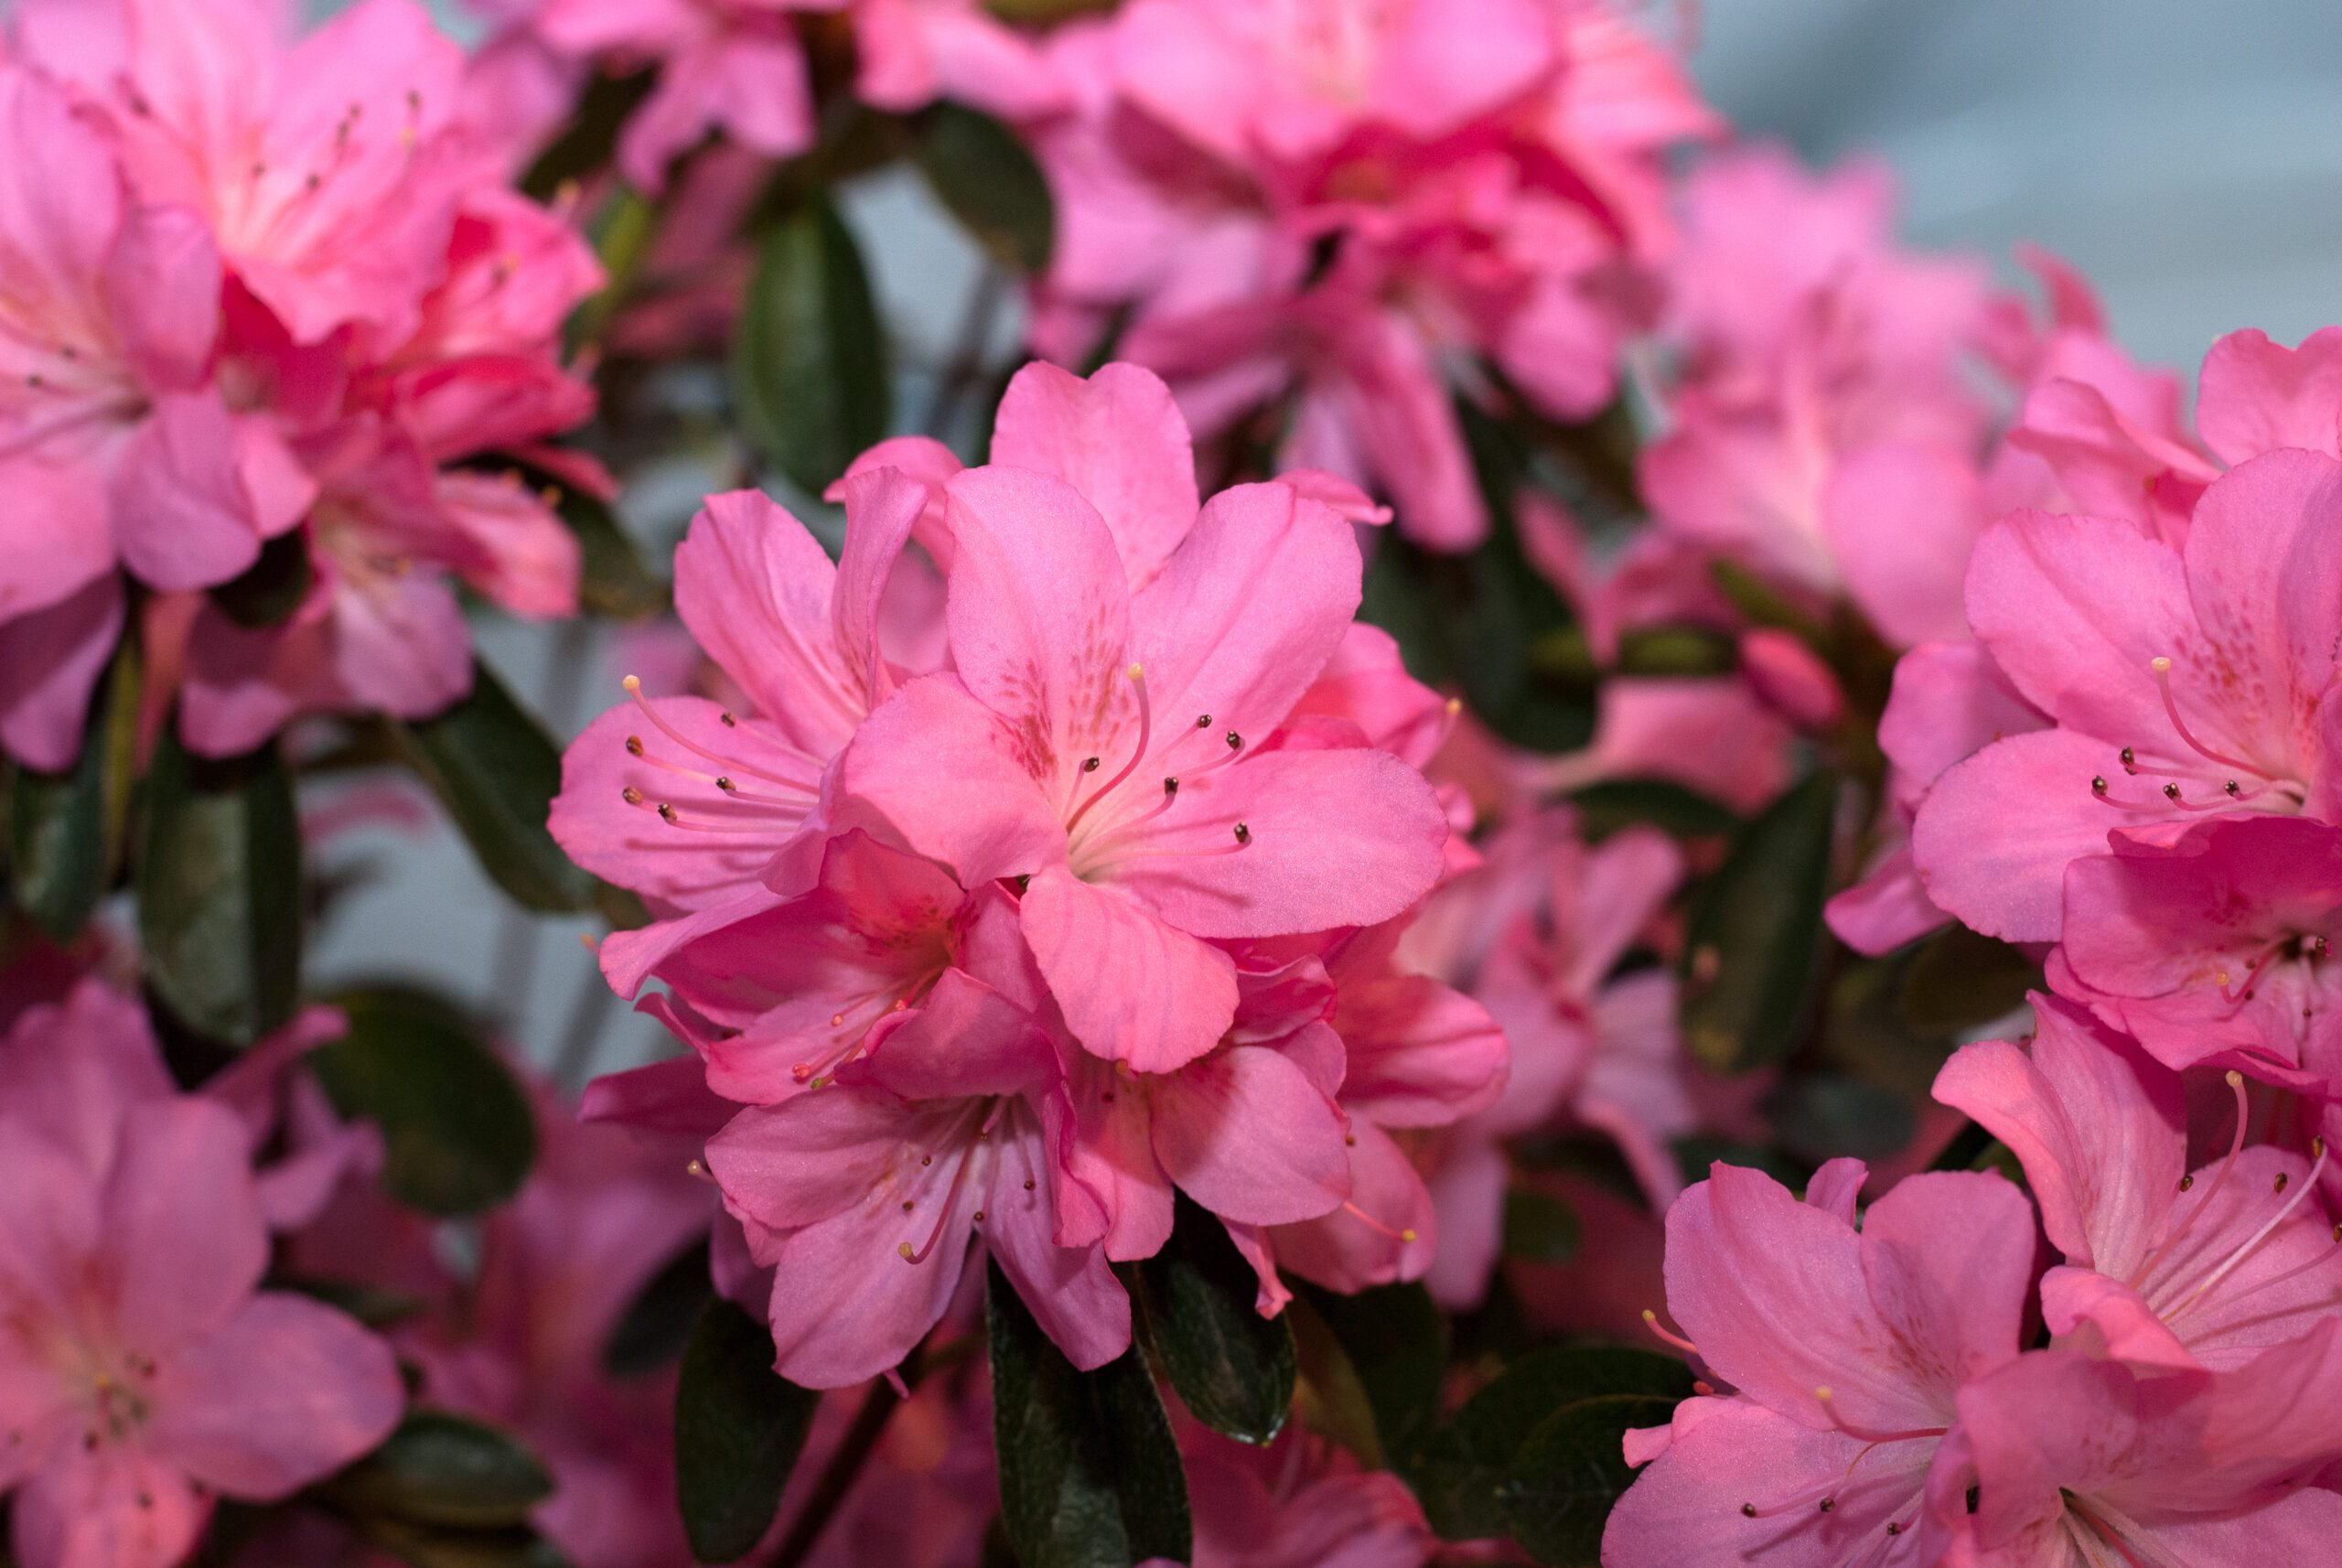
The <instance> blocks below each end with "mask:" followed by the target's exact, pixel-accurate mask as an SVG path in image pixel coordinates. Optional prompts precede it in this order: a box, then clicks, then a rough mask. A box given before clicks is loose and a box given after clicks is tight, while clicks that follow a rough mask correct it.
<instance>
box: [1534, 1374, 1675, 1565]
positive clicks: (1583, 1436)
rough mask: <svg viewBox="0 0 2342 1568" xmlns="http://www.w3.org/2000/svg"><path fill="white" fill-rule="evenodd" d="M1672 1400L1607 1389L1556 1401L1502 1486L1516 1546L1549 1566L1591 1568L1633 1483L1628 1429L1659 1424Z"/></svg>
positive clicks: (1664, 1420) (1671, 1411)
mask: <svg viewBox="0 0 2342 1568" xmlns="http://www.w3.org/2000/svg"><path fill="white" fill-rule="evenodd" d="M1674 1412H1675V1401H1674V1400H1673V1399H1671V1398H1653V1397H1651V1396H1649V1395H1647V1394H1635V1393H1625V1394H1608V1395H1604V1396H1602V1397H1600V1398H1595V1399H1585V1400H1579V1401H1578V1402H1575V1403H1574V1404H1567V1405H1563V1407H1562V1408H1561V1409H1560V1410H1558V1411H1556V1412H1553V1413H1552V1415H1550V1416H1548V1417H1547V1418H1546V1419H1545V1421H1544V1422H1543V1423H1542V1424H1540V1425H1539V1426H1538V1428H1537V1429H1536V1431H1535V1432H1533V1433H1531V1434H1530V1436H1529V1439H1528V1441H1527V1442H1526V1443H1524V1444H1521V1447H1520V1453H1519V1454H1518V1455H1515V1456H1514V1458H1513V1462H1512V1467H1511V1471H1510V1473H1509V1475H1508V1476H1507V1477H1506V1479H1505V1483H1504V1513H1505V1519H1506V1521H1507V1522H1508V1523H1509V1525H1510V1526H1511V1527H1512V1535H1513V1539H1514V1540H1515V1541H1519V1542H1520V1545H1521V1548H1522V1550H1524V1551H1526V1552H1528V1553H1529V1555H1531V1557H1534V1558H1535V1559H1536V1560H1537V1561H1538V1562H1540V1563H1551V1564H1552V1565H1553V1568H1598V1565H1599V1563H1600V1562H1601V1557H1602V1526H1603V1523H1604V1522H1605V1521H1606V1520H1608V1519H1609V1517H1610V1509H1611V1507H1612V1506H1613V1505H1614V1504H1616V1503H1617V1500H1618V1498H1620V1497H1621V1496H1623V1495H1624V1494H1625V1492H1626V1490H1627V1487H1628V1486H1630V1485H1632V1484H1633V1481H1634V1478H1635V1477H1634V1472H1633V1471H1632V1470H1629V1469H1628V1467H1627V1460H1626V1455H1624V1453H1623V1452H1622V1451H1621V1448H1620V1444H1621V1443H1622V1442H1623V1441H1624V1439H1625V1437H1626V1434H1627V1429H1628V1428H1629V1427H1634V1426H1663V1425H1665V1424H1666V1423H1667V1421H1668V1418H1669V1417H1670V1416H1671V1415H1673V1414H1674Z"/></svg>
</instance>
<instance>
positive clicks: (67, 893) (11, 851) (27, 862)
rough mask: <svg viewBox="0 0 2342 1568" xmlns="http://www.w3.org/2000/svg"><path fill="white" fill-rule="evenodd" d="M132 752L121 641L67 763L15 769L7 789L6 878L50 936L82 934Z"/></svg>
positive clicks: (117, 854)
mask: <svg viewBox="0 0 2342 1568" xmlns="http://www.w3.org/2000/svg"><path fill="white" fill-rule="evenodd" d="M137 752H138V656H137V644H136V643H134V642H125V643H124V644H123V645H122V647H121V649H120V650H117V651H116V652H115V654H114V658H113V668H112V669H111V670H110V671H108V672H107V676H106V679H105V682H104V684H102V686H101V687H100V688H99V689H98V694H97V697H96V699H95V700H94V701H93V702H92V703H91V707H90V722H89V727H88V728H87V730H86V731H85V732H84V733H83V735H82V737H81V755H80V756H79V757H76V758H75V759H74V762H73V766H72V767H71V768H68V769H67V770H66V771H64V772H62V773H37V772H34V771H33V770H32V769H30V768H19V769H18V770H17V772H16V778H15V779H14V780H13V781H12V782H11V784H10V786H9V789H8V879H9V883H10V885H11V886H13V888H14V889H15V892H16V903H17V905H18V907H19V908H22V909H23V910H24V911H25V913H26V914H27V915H29V916H30V917H31V918H32V922H33V924H34V925H36V926H38V927H39V928H40V929H41V930H42V931H43V932H44V933H45V934H47V935H48V937H49V938H50V939H51V940H56V941H59V942H70V941H71V940H73V939H74V938H75V937H78V936H80V935H81V929H82V928H83V927H84V926H86V925H88V924H89V923H90V916H91V913H92V912H93V911H94V910H95V909H96V908H97V907H98V900H99V899H100V898H102V897H104V895H105V890H106V887H107V886H108V885H109V884H110V883H111V882H112V881H113V873H114V868H115V866H116V865H118V864H119V862H120V860H121V858H122V841H123V834H124V818H125V816H126V815H127V814H128V812H129V811H130V793H131V785H132V783H133V781H134V779H135V777H136V773H137Z"/></svg>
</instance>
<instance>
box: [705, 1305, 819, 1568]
mask: <svg viewBox="0 0 2342 1568" xmlns="http://www.w3.org/2000/svg"><path fill="white" fill-rule="evenodd" d="M772 1361H773V1349H772V1335H771V1333H770V1332H769V1331H768V1329H767V1328H766V1327H765V1326H764V1325H763V1324H761V1323H759V1322H757V1320H756V1319H755V1318H753V1317H751V1316H748V1314H747V1313H746V1312H744V1311H742V1310H741V1309H740V1308H739V1307H738V1306H736V1305H733V1304H732V1303H731V1302H728V1301H725V1300H724V1299H723V1298H722V1297H720V1296H719V1297H714V1298H713V1299H711V1300H710V1301H709V1302H708V1304H707V1305H706V1307H705V1308H704V1310H702V1312H701V1313H700V1316H699V1322H698V1324H697V1325H696V1326H694V1327H693V1329H692V1335H691V1340H690V1342H689V1343H688V1344H686V1345H685V1346H684V1347H683V1361H682V1372H681V1375H680V1376H679V1377H678V1379H677V1381H676V1387H675V1491H676V1496H677V1498H679V1500H680V1501H681V1503H682V1510H683V1532H684V1534H686V1535H687V1536H689V1537H690V1538H691V1545H692V1552H693V1556H695V1557H696V1558H697V1559H698V1560H699V1561H700V1562H702V1563H730V1562H733V1561H735V1560H736V1559H738V1558H741V1557H744V1556H746V1555H747V1553H748V1552H751V1551H753V1550H754V1549H755V1547H756V1544H757V1541H761V1540H763V1539H764V1534H765V1531H766V1530H768V1529H770V1528H771V1526H772V1520H773V1515H774V1514H775V1513H776V1512H778V1511H779V1508H780V1494H781V1491H782V1489H783V1488H784V1487H787V1486H788V1485H789V1474H790V1471H791V1470H793V1469H795V1468H796V1467H797V1459H798V1455H800V1454H801V1453H802V1452H803V1451H804V1448H805V1434H807V1433H808V1432H809V1431H811V1429H812V1424H813V1412H815V1411H816V1410H818V1409H819V1408H820V1407H821V1402H822V1396H821V1395H820V1394H819V1393H818V1392H816V1391H813V1390H811V1389H800V1388H799V1387H798V1386H797V1385H796V1384H795V1383H792V1382H790V1381H789V1380H787V1379H785V1378H783V1377H782V1376H781V1375H780V1374H779V1373H778V1372H776V1371H774V1370H773V1369H772Z"/></svg>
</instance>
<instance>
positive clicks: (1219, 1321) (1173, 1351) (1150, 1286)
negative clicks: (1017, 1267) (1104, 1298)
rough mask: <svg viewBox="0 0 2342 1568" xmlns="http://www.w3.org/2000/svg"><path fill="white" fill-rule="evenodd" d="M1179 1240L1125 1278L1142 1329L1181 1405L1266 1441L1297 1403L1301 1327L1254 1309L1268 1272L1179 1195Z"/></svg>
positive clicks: (1223, 1427)
mask: <svg viewBox="0 0 2342 1568" xmlns="http://www.w3.org/2000/svg"><path fill="white" fill-rule="evenodd" d="M1178 1201H1179V1213H1178V1222H1177V1224H1176V1227H1175V1229H1174V1230H1173V1231H1172V1235H1171V1240H1170V1241H1169V1242H1168V1243H1166V1245H1165V1247H1164V1249H1163V1250H1162V1251H1160V1252H1157V1253H1156V1254H1155V1256H1154V1257H1152V1258H1149V1259H1147V1260H1146V1261H1145V1262H1143V1263H1140V1264H1138V1265H1137V1266H1136V1267H1135V1268H1133V1269H1132V1270H1131V1271H1130V1272H1129V1273H1128V1275H1126V1276H1125V1277H1126V1278H1127V1279H1128V1280H1129V1282H1130V1283H1132V1284H1133V1287H1134V1288H1133V1290H1132V1292H1131V1305H1132V1307H1133V1326H1135V1327H1136V1329H1137V1331H1138V1333H1139V1335H1140V1337H1141V1340H1142V1343H1144V1346H1145V1347H1146V1348H1147V1350H1148V1352H1149V1354H1150V1355H1151V1356H1152V1357H1153V1358H1154V1360H1155V1364H1156V1365H1157V1366H1159V1367H1160V1368H1161V1369H1163V1373H1164V1375H1165V1376H1166V1377H1167V1378H1169V1379H1170V1380H1171V1386H1172V1388H1174V1389H1176V1391H1178V1394H1179V1399H1180V1402H1182V1403H1184V1404H1185V1405H1186V1406H1187V1410H1188V1412H1189V1413H1191V1414H1192V1415H1194V1416H1195V1418H1196V1419H1197V1420H1198V1421H1200V1422H1202V1423H1204V1424H1205V1425H1206V1426H1209V1427H1210V1428H1212V1430H1214V1431H1215V1432H1219V1433H1223V1434H1226V1435H1228V1436H1230V1437H1233V1438H1236V1439H1238V1440H1239V1441H1240V1442H1244V1443H1254V1444H1266V1443H1268V1442H1270V1441H1272V1440H1273V1438H1275V1436H1276V1434H1278V1433H1280V1432H1282V1431H1283V1430H1284V1422H1285V1415H1286V1412H1288V1411H1289V1410H1290V1409H1291V1408H1292V1405H1293V1387H1294V1376H1295V1359H1294V1347H1293V1329H1292V1328H1291V1326H1288V1325H1287V1324H1286V1323H1285V1321H1284V1317H1283V1316H1277V1317H1262V1316H1261V1315H1260V1313H1259V1312H1258V1311H1256V1310H1255V1309H1254V1307H1253V1301H1254V1299H1255V1297H1256V1295H1257V1294H1258V1291H1259V1283H1260V1282H1259V1278H1258V1276H1257V1275H1255V1274H1254V1273H1253V1272H1252V1265H1251V1264H1249V1263H1247V1262H1245V1261H1244V1258H1243V1255H1242V1254H1241V1253H1240V1252H1238V1251H1237V1250H1236V1244H1235V1243H1234V1242H1233V1241H1231V1240H1229V1237H1228V1231H1227V1229H1226V1227H1224V1226H1223V1225H1221V1224H1220V1222H1219V1220H1218V1219H1214V1218H1213V1217H1212V1216H1211V1215H1210V1214H1209V1212H1207V1211H1206V1210H1204V1209H1203V1208H1199V1207H1198V1206H1197V1205H1196V1204H1194V1203H1192V1202H1190V1201H1188V1200H1187V1197H1184V1196H1183V1197H1180V1198H1179V1200H1178Z"/></svg>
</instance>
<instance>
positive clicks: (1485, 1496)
mask: <svg viewBox="0 0 2342 1568" xmlns="http://www.w3.org/2000/svg"><path fill="white" fill-rule="evenodd" d="M1691 1393H1692V1372H1691V1369H1689V1368H1688V1367H1686V1366H1684V1364H1683V1363H1682V1362H1681V1361H1679V1360H1677V1359H1674V1358H1673V1357H1671V1356H1662V1355H1660V1354H1659V1353H1657V1352H1656V1351H1651V1350H1642V1349H1636V1348H1628V1347H1624V1346H1568V1347H1563V1348H1556V1349H1551V1350H1541V1351H1537V1352H1535V1353H1533V1354H1531V1355H1528V1356H1524V1357H1522V1358H1521V1359H1519V1360H1517V1361H1515V1362H1514V1363H1513V1364H1512V1365H1511V1366H1509V1367H1508V1368H1506V1369H1504V1371H1503V1373H1502V1374H1500V1375H1499V1377H1497V1378H1496V1379H1495V1380H1493V1381H1491V1382H1490V1383H1489V1384H1488V1386H1487V1387H1486V1388H1483V1389H1482V1390H1481V1391H1479V1392H1478V1393H1477V1394H1474V1395H1473V1396H1472V1398H1471V1399H1470V1400H1469V1401H1468V1402H1466V1404H1465V1406H1464V1408H1463V1409H1462V1410H1460V1411H1458V1412H1456V1419H1455V1421H1454V1422H1453V1423H1450V1424H1449V1425H1448V1426H1447V1427H1446V1428H1445V1430H1444V1431H1442V1432H1441V1433H1440V1434H1439V1437H1438V1440H1437V1442H1436V1443H1435V1444H1434V1445H1433V1446H1432V1449H1431V1452H1430V1454H1429V1455H1427V1458H1426V1462H1425V1464H1424V1465H1423V1466H1422V1471H1423V1473H1422V1474H1421V1475H1420V1476H1419V1477H1418V1482H1417V1485H1418V1490H1419V1491H1420V1492H1421V1494H1422V1495H1423V1502H1424V1507H1425V1508H1426V1509H1429V1510H1431V1513H1432V1523H1433V1526H1434V1529H1436V1530H1438V1531H1439V1533H1440V1534H1442V1535H1443V1536H1445V1537H1447V1538H1448V1539H1449V1540H1452V1541H1473V1540H1477V1539H1480V1538H1482V1537H1484V1536H1490V1535H1500V1534H1503V1533H1504V1532H1505V1529H1506V1516H1505V1505H1504V1497H1503V1494H1504V1491H1505V1487H1506V1482H1507V1479H1508V1477H1509V1475H1510V1473H1511V1469H1512V1465H1513V1461H1514V1459H1515V1458H1516V1456H1518V1455H1520V1451H1521V1449H1522V1447H1523V1446H1524V1445H1525V1444H1527V1443H1528V1442H1529V1439H1530V1437H1531V1435H1532V1434H1534V1433H1535V1432H1536V1431H1537V1429H1538V1428H1539V1427H1540V1426H1542V1424H1543V1423H1545V1421H1546V1420H1547V1419H1548V1418H1550V1417H1551V1416H1552V1415H1553V1414H1554V1413H1555V1412H1558V1411H1560V1410H1561V1409H1562V1408H1563V1407H1564V1406H1566V1405H1570V1404H1574V1403H1575V1402H1578V1401H1580V1400H1586V1399H1594V1398H1598V1397H1603V1396H1608V1395H1620V1394H1636V1395H1643V1396H1647V1397H1650V1398H1657V1399H1665V1400H1669V1401H1674V1400H1680V1399H1685V1398H1689V1397H1690V1395H1691Z"/></svg>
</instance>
